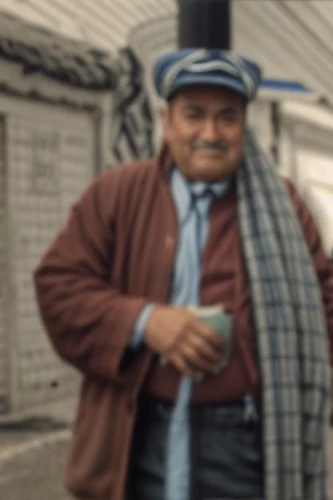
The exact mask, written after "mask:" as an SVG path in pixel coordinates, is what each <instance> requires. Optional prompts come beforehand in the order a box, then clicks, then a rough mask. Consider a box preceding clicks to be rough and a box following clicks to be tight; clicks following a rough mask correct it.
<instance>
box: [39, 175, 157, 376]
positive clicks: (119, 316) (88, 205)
mask: <svg viewBox="0 0 333 500" xmlns="http://www.w3.org/2000/svg"><path fill="white" fill-rule="evenodd" d="M106 180H108V179H106V176H105V175H102V176H101V177H100V178H99V179H97V180H96V181H94V182H93V183H92V184H91V186H90V187H89V188H88V189H87V191H86V192H85V193H84V194H83V196H82V197H81V199H80V200H79V202H78V203H77V204H76V205H75V206H74V207H73V209H72V210H71V213H70V215H69V218H68V220H67V223H66V225H65V226H64V227H63V229H62V230H61V232H60V233H59V234H58V236H57V237H56V239H55V241H54V242H53V243H52V245H51V247H50V248H49V250H48V251H47V253H46V254H45V255H44V257H43V258H42V261H41V263H40V264H39V266H38V267H37V269H36V270H35V273H34V280H35V288H36V295H37V302H38V305H39V310H40V314H41V318H42V320H43V323H44V325H45V328H46V330H47V333H48V335H49V338H50V340H51V343H52V345H53V346H54V348H55V350H56V352H57V353H58V354H59V355H60V357H62V358H63V359H64V360H66V361H67V362H69V363H71V364H72V365H74V366H75V367H76V368H78V369H79V370H80V371H82V372H83V373H85V374H86V375H89V376H93V377H98V378H101V379H103V380H106V381H114V382H117V383H126V380H127V378H128V376H129V375H130V373H128V372H130V367H131V363H128V351H129V349H128V345H129V343H130V341H131V336H132V333H133V328H134V325H135V322H136V319H137V317H138V316H139V314H140V312H141V310H142V309H143V308H144V307H145V305H146V304H147V303H148V301H147V300H146V299H144V298H142V297H133V296H128V295H126V294H123V293H121V291H120V290H118V289H117V288H116V287H114V286H113V284H112V278H111V277H110V274H111V273H110V269H111V262H112V257H113V253H114V211H115V210H116V208H115V207H116V202H115V201H113V199H112V193H115V194H116V183H115V185H114V186H113V187H112V189H110V190H108V189H106V185H108V186H109V187H110V183H109V182H106ZM130 357H131V356H130ZM124 360H126V363H124ZM125 366H126V369H125V368H124V367H125Z"/></svg>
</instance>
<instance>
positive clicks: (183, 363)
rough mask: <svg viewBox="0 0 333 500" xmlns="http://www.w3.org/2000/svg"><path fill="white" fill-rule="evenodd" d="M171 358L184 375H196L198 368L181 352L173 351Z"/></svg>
mask: <svg viewBox="0 0 333 500" xmlns="http://www.w3.org/2000/svg"><path fill="white" fill-rule="evenodd" d="M169 360H170V362H171V363H172V364H173V365H174V366H175V367H176V368H177V369H178V370H179V371H180V373H182V374H183V375H188V376H189V377H194V376H195V374H196V371H197V370H195V368H194V367H193V366H191V365H190V364H189V363H188V361H187V360H186V359H185V358H184V357H183V356H182V355H181V354H179V353H173V354H172V355H171V356H170V357H169Z"/></svg>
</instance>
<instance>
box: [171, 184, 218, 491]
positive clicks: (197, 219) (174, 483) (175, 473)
mask: <svg viewBox="0 0 333 500" xmlns="http://www.w3.org/2000/svg"><path fill="white" fill-rule="evenodd" d="M191 188H192V189H191V193H192V203H191V209H190V212H189V217H192V218H193V220H192V221H188V222H192V223H193V226H194V228H195V229H194V230H193V233H192V235H191V236H192V241H191V242H189V244H191V245H193V246H194V247H195V249H196V254H197V265H198V268H199V269H200V263H201V262H200V261H201V250H202V244H203V239H204V234H203V223H204V222H205V220H206V218H207V216H208V211H209V208H210V206H211V203H212V200H213V197H214V194H213V192H212V191H211V190H209V189H207V187H206V186H205V185H203V184H197V185H194V186H191ZM194 286H196V287H197V290H198V292H197V303H199V283H197V284H194ZM193 384H194V381H193V379H192V378H191V377H188V376H183V377H182V378H181V379H180V383H179V387H178V391H177V398H176V403H175V406H174V409H173V413H172V417H171V422H170V428H169V436H168V441H167V470H166V494H165V500H189V498H190V494H191V492H190V489H191V488H190V478H191V471H190V415H189V405H190V402H191V397H192V391H193Z"/></svg>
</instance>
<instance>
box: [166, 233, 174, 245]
mask: <svg viewBox="0 0 333 500" xmlns="http://www.w3.org/2000/svg"><path fill="white" fill-rule="evenodd" d="M174 242H175V239H174V238H173V237H172V236H170V235H169V236H167V237H166V238H165V246H166V247H167V248H172V247H173V245H174Z"/></svg>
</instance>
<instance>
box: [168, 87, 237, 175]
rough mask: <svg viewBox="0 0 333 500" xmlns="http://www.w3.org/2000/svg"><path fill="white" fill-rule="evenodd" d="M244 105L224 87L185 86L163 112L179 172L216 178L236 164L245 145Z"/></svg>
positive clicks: (235, 168) (235, 167)
mask: <svg viewBox="0 0 333 500" xmlns="http://www.w3.org/2000/svg"><path fill="white" fill-rule="evenodd" d="M244 123H245V104H244V100H243V98H242V97H241V96H240V95H239V94H237V93H236V92H233V91H232V90H229V89H227V88H222V87H215V86H208V85H207V86H195V87H186V88H184V89H182V90H180V91H179V92H178V93H177V94H176V95H175V97H174V98H173V99H172V100H171V102H170V104H169V107H168V109H167V110H166V111H165V112H164V115H163V124H164V135H165V140H166V142H167V143H168V145H169V148H170V150H171V153H172V156H173V159H174V160H175V162H176V164H177V166H178V168H179V169H180V171H181V172H182V174H183V175H184V176H185V177H187V178H189V179H192V180H200V181H206V182H211V181H217V180H222V179H224V178H226V177H228V176H230V175H232V174H233V173H234V172H235V171H236V170H237V169H238V167H239V165H240V161H241V158H242V155H243V148H244Z"/></svg>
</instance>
